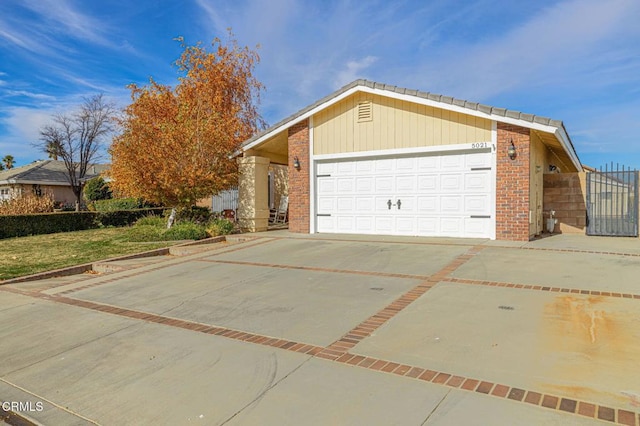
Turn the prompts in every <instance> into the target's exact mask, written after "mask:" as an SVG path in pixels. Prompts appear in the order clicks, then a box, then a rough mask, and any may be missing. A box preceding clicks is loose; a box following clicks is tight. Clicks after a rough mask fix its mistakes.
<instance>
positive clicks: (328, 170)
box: [316, 163, 336, 175]
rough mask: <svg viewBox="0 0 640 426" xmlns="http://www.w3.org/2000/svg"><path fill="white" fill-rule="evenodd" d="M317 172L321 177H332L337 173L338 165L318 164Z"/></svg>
mask: <svg viewBox="0 0 640 426" xmlns="http://www.w3.org/2000/svg"><path fill="white" fill-rule="evenodd" d="M316 170H317V172H318V174H319V175H330V174H333V173H335V172H336V163H317V165H316Z"/></svg>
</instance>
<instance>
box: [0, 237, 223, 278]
mask: <svg viewBox="0 0 640 426" xmlns="http://www.w3.org/2000/svg"><path fill="white" fill-rule="evenodd" d="M222 241H226V237H225V236H224V235H220V236H218V237H211V238H205V239H203V240H198V241H187V242H181V243H180V244H176V245H173V246H168V247H163V248H159V249H154V250H148V251H143V252H140V253H133V254H126V255H124V256H118V257H112V258H110V259H104V260H96V261H95V262H90V263H83V264H81V265H74V266H68V267H66V268H60V269H54V270H53V271H45V272H39V273H37V274H33V275H25V276H24V277H16V278H11V279H8V280H4V281H0V286H1V285H6V284H16V283H24V282H29V281H38V280H44V279H47V278H56V277H66V276H69V275H78V274H83V273H85V272H87V271H93V265H94V264H95V263H108V262H115V261H119V260H129V259H139V258H144V257H152V256H165V255H168V254H169V252H170V250H171V248H174V247H189V246H197V245H204V244H215V243H219V242H222Z"/></svg>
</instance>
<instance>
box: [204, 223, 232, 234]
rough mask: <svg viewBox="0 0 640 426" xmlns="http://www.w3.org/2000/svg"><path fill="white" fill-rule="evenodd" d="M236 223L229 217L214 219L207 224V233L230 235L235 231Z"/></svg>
mask: <svg viewBox="0 0 640 426" xmlns="http://www.w3.org/2000/svg"><path fill="white" fill-rule="evenodd" d="M234 228H235V225H234V224H233V222H231V221H230V220H229V219H213V220H211V221H209V223H207V225H206V230H207V234H209V235H210V236H211V237H217V236H218V235H228V234H230V233H232V232H233V230H234Z"/></svg>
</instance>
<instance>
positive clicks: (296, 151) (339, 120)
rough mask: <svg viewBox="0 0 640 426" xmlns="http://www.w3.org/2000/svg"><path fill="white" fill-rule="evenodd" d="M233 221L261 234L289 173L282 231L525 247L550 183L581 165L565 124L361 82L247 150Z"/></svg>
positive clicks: (536, 228) (536, 230)
mask: <svg viewBox="0 0 640 426" xmlns="http://www.w3.org/2000/svg"><path fill="white" fill-rule="evenodd" d="M238 155H239V156H240V155H241V158H239V160H238V161H239V163H240V169H241V177H240V182H239V191H240V195H239V198H240V201H239V208H238V220H239V223H240V225H241V226H242V227H243V228H245V229H247V230H251V231H260V230H264V229H266V227H267V219H268V215H269V192H270V185H269V172H270V170H273V168H274V167H278V168H285V170H286V172H287V176H286V179H287V188H286V192H287V193H288V196H289V230H290V231H291V232H298V233H349V234H382V235H413V236H443V237H465V238H468V237H474V238H490V239H499V240H516V241H526V240H529V239H530V238H532V237H534V236H535V235H538V234H540V233H541V232H542V231H543V226H544V220H543V208H544V207H543V198H544V190H545V188H544V179H543V176H544V175H545V174H550V173H553V174H557V173H561V174H563V173H579V172H582V171H583V170H582V165H581V163H580V160H579V158H578V155H577V153H576V151H575V149H574V147H573V144H572V142H571V139H570V137H569V135H568V133H567V131H566V129H565V127H564V125H563V123H562V122H561V121H557V120H552V119H549V118H545V117H541V116H537V115H533V114H525V113H521V112H517V111H512V110H507V109H503V108H496V107H491V106H487V105H482V104H478V103H473V102H468V101H464V100H460V99H455V98H451V97H447V96H442V95H435V94H432V93H425V92H420V91H417V90H409V89H403V88H399V87H396V86H389V85H385V84H380V83H376V82H371V81H367V80H357V81H354V82H352V83H351V84H348V85H347V86H345V87H343V88H341V89H339V90H337V91H336V92H334V93H332V94H330V95H328V96H326V97H324V98H323V99H321V100H319V101H317V102H315V103H314V104H312V105H309V106H307V107H306V108H303V109H302V110H300V111H298V112H296V113H295V114H293V115H291V116H290V117H288V118H286V119H284V120H282V121H280V122H279V123H277V124H275V125H274V126H272V127H270V128H269V129H267V130H265V131H263V132H261V133H259V134H257V135H256V136H254V137H253V138H251V139H249V140H247V141H246V142H245V143H244V144H243V145H242V148H241V150H240V151H239V152H238Z"/></svg>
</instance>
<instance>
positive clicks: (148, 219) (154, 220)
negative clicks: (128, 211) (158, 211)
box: [135, 216, 167, 228]
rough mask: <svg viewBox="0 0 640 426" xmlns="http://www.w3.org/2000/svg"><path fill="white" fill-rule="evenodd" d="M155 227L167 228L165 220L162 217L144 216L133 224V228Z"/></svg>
mask: <svg viewBox="0 0 640 426" xmlns="http://www.w3.org/2000/svg"><path fill="white" fill-rule="evenodd" d="M145 225H150V226H156V227H158V228H166V227H167V219H165V218H164V217H162V216H145V217H141V218H140V219H138V220H137V221H136V223H135V226H145Z"/></svg>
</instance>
